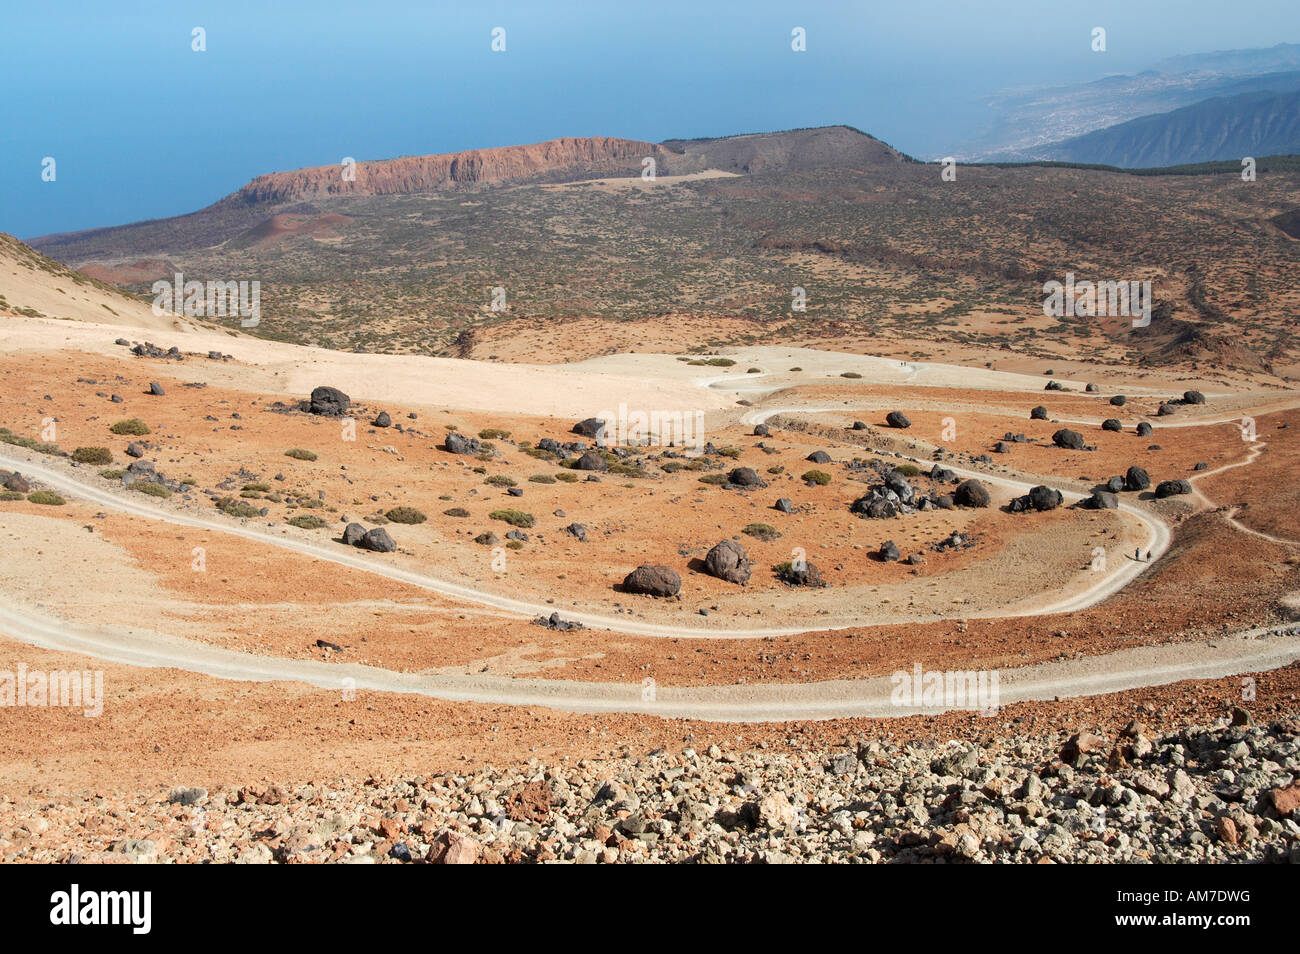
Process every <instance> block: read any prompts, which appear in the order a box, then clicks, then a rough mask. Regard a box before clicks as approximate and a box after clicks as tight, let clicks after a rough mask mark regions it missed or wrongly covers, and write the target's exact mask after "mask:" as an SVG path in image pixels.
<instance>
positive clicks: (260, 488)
mask: <svg viewBox="0 0 1300 954" xmlns="http://www.w3.org/2000/svg"><path fill="white" fill-rule="evenodd" d="M270 489H271V485H270V484H244V490H251V491H252V492H253V493H257V494H264V493H266V492H267V491H269V490H270Z"/></svg>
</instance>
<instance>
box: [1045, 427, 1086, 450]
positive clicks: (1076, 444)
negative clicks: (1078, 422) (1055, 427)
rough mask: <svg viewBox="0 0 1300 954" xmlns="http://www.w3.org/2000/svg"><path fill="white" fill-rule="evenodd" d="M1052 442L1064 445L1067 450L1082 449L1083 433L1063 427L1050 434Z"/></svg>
mask: <svg viewBox="0 0 1300 954" xmlns="http://www.w3.org/2000/svg"><path fill="white" fill-rule="evenodd" d="M1052 443H1053V444H1055V445H1056V446H1057V447H1065V448H1068V449H1069V450H1083V435H1082V434H1080V433H1079V432H1078V431H1072V430H1070V429H1069V428H1068V427H1063V428H1061V429H1060V430H1059V431H1057V432H1056V433H1055V434H1053V435H1052Z"/></svg>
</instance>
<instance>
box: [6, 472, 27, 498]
mask: <svg viewBox="0 0 1300 954" xmlns="http://www.w3.org/2000/svg"><path fill="white" fill-rule="evenodd" d="M4 487H5V490H12V491H13V492H14V493H16V494H29V493H31V492H32V485H31V483H30V482H29V481H28V480H27V478H26V477H24V476H23V475H22V474H20V473H18V472H17V471H14V472H13V473H12V474H10V475H9V476H8V477H6V478H5V484H4Z"/></svg>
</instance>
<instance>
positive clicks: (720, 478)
mask: <svg viewBox="0 0 1300 954" xmlns="http://www.w3.org/2000/svg"><path fill="white" fill-rule="evenodd" d="M726 482H727V475H726V474H705V475H704V476H703V477H701V478H700V483H702V484H713V485H714V486H715V487H716V486H720V485H722V484H725V483H726Z"/></svg>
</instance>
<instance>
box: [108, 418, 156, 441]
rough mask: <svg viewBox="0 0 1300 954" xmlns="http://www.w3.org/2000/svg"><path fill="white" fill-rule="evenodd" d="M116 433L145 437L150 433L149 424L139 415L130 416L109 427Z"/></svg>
mask: <svg viewBox="0 0 1300 954" xmlns="http://www.w3.org/2000/svg"><path fill="white" fill-rule="evenodd" d="M109 430H110V431H112V432H113V433H114V434H122V435H126V436H130V437H143V436H144V435H145V434H148V433H150V430H149V425H148V424H146V423H145V422H144V421H142V420H140V419H139V418H138V417H128V418H127V419H126V420H124V421H118V422H117V423H116V424H114V425H113V426H112V427H110V428H109Z"/></svg>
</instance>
